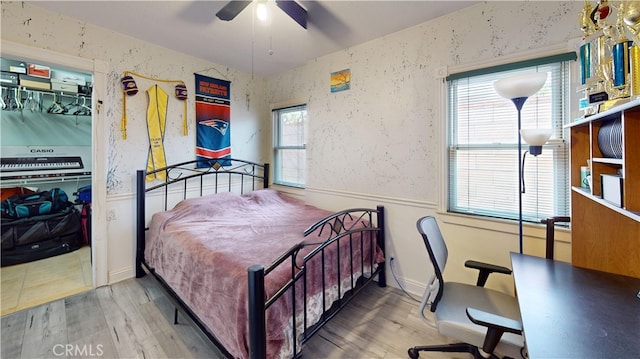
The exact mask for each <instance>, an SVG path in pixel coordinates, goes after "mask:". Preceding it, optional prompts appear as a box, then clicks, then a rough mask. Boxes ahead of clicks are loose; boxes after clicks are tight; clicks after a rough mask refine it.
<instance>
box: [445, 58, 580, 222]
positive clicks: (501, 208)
mask: <svg viewBox="0 0 640 359" xmlns="http://www.w3.org/2000/svg"><path fill="white" fill-rule="evenodd" d="M575 58H576V55H575V53H567V54H562V55H556V56H550V57H545V58H540V59H534V60H528V61H521V62H517V63H512V64H507V65H500V66H494V67H490V68H484V69H477V70H473V71H467V72H464V73H458V74H452V75H450V76H449V77H447V92H448V93H447V116H448V137H449V138H448V150H449V153H448V155H449V157H448V171H449V172H448V190H449V192H448V210H449V211H450V212H457V213H464V214H473V215H479V216H487V217H494V218H503V219H516V220H517V219H518V214H519V213H518V212H519V210H518V189H519V186H518V178H519V176H518V161H524V171H523V172H524V173H523V182H524V184H523V185H524V189H525V192H524V193H523V195H522V215H523V221H529V222H539V221H540V219H542V218H546V217H550V216H556V215H569V203H570V188H569V148H568V143H567V142H568V141H567V140H566V139H565V138H564V136H565V134H564V131H563V125H564V124H565V123H566V122H567V118H568V117H569V103H568V101H569V91H570V64H571V61H573V60H575ZM529 72H546V73H547V81H546V83H545V85H544V87H542V89H541V90H540V91H538V93H537V94H535V95H534V96H532V97H530V98H529V99H527V101H526V102H525V104H524V107H523V108H522V114H521V117H522V126H521V127H522V128H523V129H527V128H551V129H552V130H553V131H552V132H553V134H552V136H551V139H550V140H549V141H548V142H547V144H545V146H544V147H543V151H542V154H541V155H539V156H535V157H534V156H532V155H530V154H528V153H526V152H527V151H528V149H529V148H528V145H527V144H526V143H525V142H524V140H523V141H522V153H523V155H524V156H523V158H518V137H517V136H519V135H520V134H519V133H518V112H517V110H516V107H515V105H514V104H513V102H511V101H510V100H507V99H504V98H502V97H500V95H498V94H497V92H496V91H495V89H494V87H493V83H494V82H495V81H496V80H498V79H501V78H503V77H508V76H513V75H516V74H519V73H529Z"/></svg>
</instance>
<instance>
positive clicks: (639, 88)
mask: <svg viewBox="0 0 640 359" xmlns="http://www.w3.org/2000/svg"><path fill="white" fill-rule="evenodd" d="M623 6H624V10H623V11H622V13H623V14H622V18H623V21H624V25H625V26H626V28H627V30H628V31H629V32H630V33H631V34H632V35H633V45H632V46H631V47H630V48H629V57H630V67H631V69H630V74H629V75H630V76H629V77H630V96H631V97H632V98H636V97H637V96H638V95H640V47H638V45H639V44H640V1H625V2H624V5H623Z"/></svg>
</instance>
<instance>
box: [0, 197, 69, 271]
mask: <svg viewBox="0 0 640 359" xmlns="http://www.w3.org/2000/svg"><path fill="white" fill-rule="evenodd" d="M81 245H82V223H81V221H80V213H79V212H78V210H77V209H76V208H75V207H73V206H71V207H67V208H66V209H64V210H62V211H60V212H58V213H54V214H47V215H40V216H33V217H28V218H22V219H16V220H8V219H4V218H3V219H2V266H3V267H4V266H7V265H12V264H17V263H24V262H30V261H34V260H38V259H43V258H47V257H51V256H55V255H59V254H63V253H68V252H71V251H74V250H76V249H78V248H80V247H81Z"/></svg>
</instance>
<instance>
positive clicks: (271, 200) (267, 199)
mask: <svg viewBox="0 0 640 359" xmlns="http://www.w3.org/2000/svg"><path fill="white" fill-rule="evenodd" d="M242 197H244V198H246V199H248V200H250V201H252V202H255V203H257V204H260V205H269V204H283V203H286V202H290V200H289V198H288V197H284V196H283V195H281V194H280V193H279V192H278V191H276V190H273V189H270V188H265V189H259V190H255V191H253V192H250V193H246V194H244V195H243V196H242Z"/></svg>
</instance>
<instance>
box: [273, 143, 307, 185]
mask: <svg viewBox="0 0 640 359" xmlns="http://www.w3.org/2000/svg"><path fill="white" fill-rule="evenodd" d="M278 153H279V161H278V168H277V169H276V171H277V173H278V174H279V178H278V181H279V183H282V184H288V185H302V184H304V183H305V182H306V181H305V170H304V169H305V167H304V165H305V160H306V156H305V151H304V150H280V151H278Z"/></svg>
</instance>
